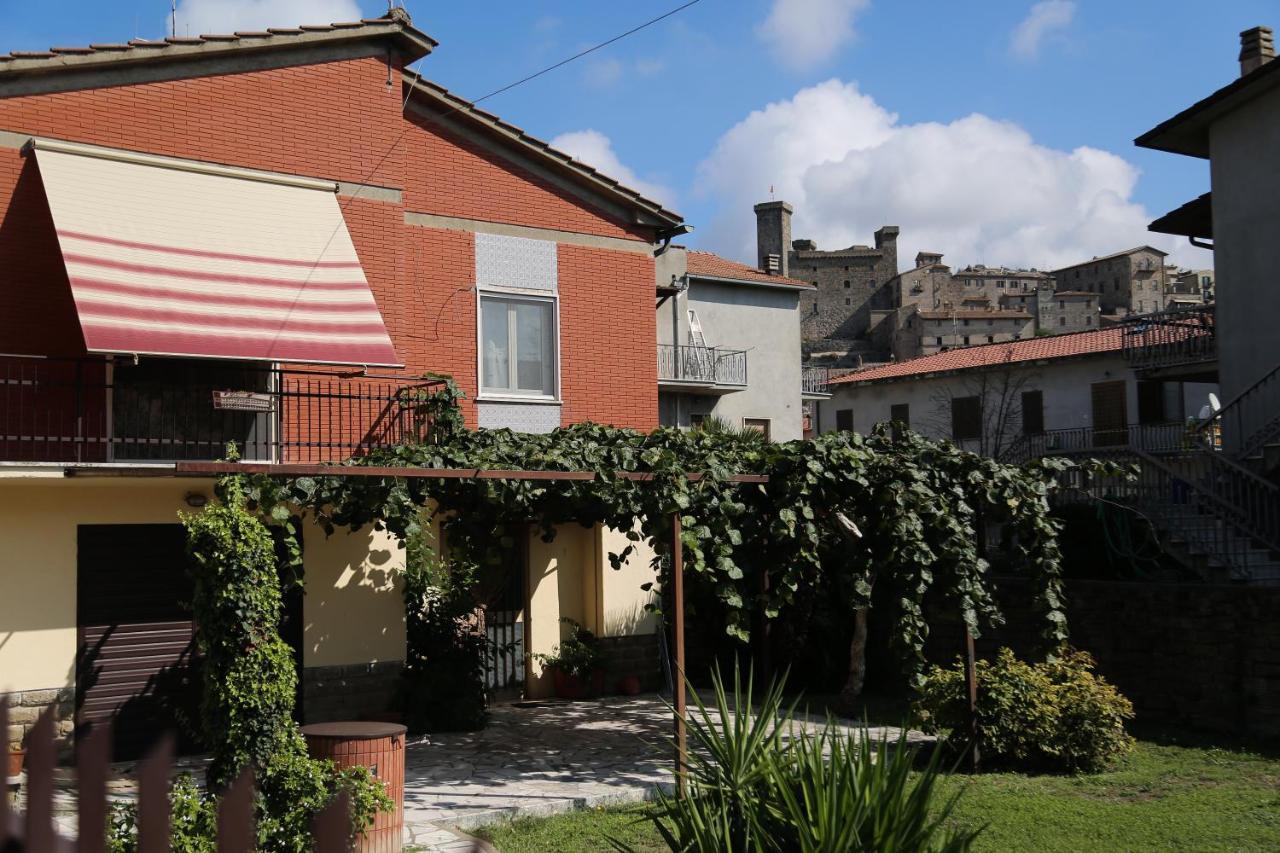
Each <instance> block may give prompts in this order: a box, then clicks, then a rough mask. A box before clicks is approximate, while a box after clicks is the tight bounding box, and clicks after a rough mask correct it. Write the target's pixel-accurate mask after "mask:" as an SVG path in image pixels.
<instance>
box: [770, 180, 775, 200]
mask: <svg viewBox="0 0 1280 853" xmlns="http://www.w3.org/2000/svg"><path fill="white" fill-rule="evenodd" d="M769 201H774V197H773V184H769Z"/></svg>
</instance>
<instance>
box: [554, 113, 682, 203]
mask: <svg viewBox="0 0 1280 853" xmlns="http://www.w3.org/2000/svg"><path fill="white" fill-rule="evenodd" d="M551 146H552V147H553V148H559V149H560V150H561V151H563V152H565V153H566V154H572V155H573V156H574V157H575V158H576V159H578V160H581V161H582V162H583V163H586V164H587V165H588V166H591V167H592V168H593V169H596V170H597V171H600V172H603V173H604V174H606V175H608V176H609V177H611V178H613V179H614V180H615V181H620V182H622V184H623V185H624V186H626V187H629V188H631V189H633V190H635V191H636V192H638V193H640V194H641V195H643V196H645V197H647V198H651V199H653V200H654V201H658V202H661V203H662V204H664V205H666V206H668V207H670V206H672V205H674V203H675V192H674V191H673V190H672V189H671V188H670V187H667V186H665V185H663V184H660V183H656V182H653V181H646V180H642V179H641V178H640V177H639V176H638V175H636V173H635V172H633V171H631V169H630V168H628V167H627V166H626V165H624V164H623V162H622V161H621V160H619V159H618V155H617V153H616V152H615V151H614V150H613V143H612V142H611V141H610V139H609V137H607V136H605V135H604V134H603V133H601V132H600V131H598V130H591V129H587V130H575V131H571V132H569V133H562V134H560V135H559V136H557V137H556V138H555V139H552V140H551Z"/></svg>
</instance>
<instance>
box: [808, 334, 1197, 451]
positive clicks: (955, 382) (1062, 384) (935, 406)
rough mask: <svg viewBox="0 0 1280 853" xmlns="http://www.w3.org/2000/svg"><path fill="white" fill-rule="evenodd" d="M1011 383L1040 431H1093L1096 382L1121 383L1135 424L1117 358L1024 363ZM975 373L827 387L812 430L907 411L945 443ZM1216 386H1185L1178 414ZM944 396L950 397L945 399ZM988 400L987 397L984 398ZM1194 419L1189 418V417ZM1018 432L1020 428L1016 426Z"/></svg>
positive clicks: (1133, 382) (862, 424)
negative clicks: (1031, 395) (1036, 416)
mask: <svg viewBox="0 0 1280 853" xmlns="http://www.w3.org/2000/svg"><path fill="white" fill-rule="evenodd" d="M1010 370H1011V382H1018V381H1021V382H1022V383H1023V384H1022V385H1021V386H1020V387H1017V388H1015V393H1021V392H1023V391H1040V392H1041V393H1042V395H1043V400H1044V428H1045V429H1046V430H1059V429H1073V428H1079V427H1090V426H1092V425H1093V404H1092V396H1091V395H1092V392H1091V390H1090V386H1092V385H1093V384H1094V383H1096V382H1110V381H1115V380H1124V382H1125V409H1126V416H1127V420H1128V423H1130V424H1136V423H1137V422H1138V383H1137V378H1136V377H1135V376H1134V373H1133V371H1132V370H1130V369H1129V367H1128V365H1127V364H1126V363H1125V361H1124V359H1123V358H1122V357H1121V356H1120V355H1119V354H1118V353H1117V354H1114V355H1103V356H1095V357H1088V358H1081V359H1074V360H1061V361H1048V362H1044V363H1041V364H1035V363H1029V364H1027V365H1026V366H1022V367H1013V368H1011V369H1010ZM976 382H977V379H976V372H970V373H968V374H952V375H946V376H934V377H921V378H912V379H900V380H897V381H881V382H875V383H870V384H866V385H856V384H841V385H835V386H833V391H834V393H833V394H832V396H831V399H830V400H825V401H822V402H821V404H820V405H819V406H818V429H819V431H820V432H830V431H831V430H834V429H835V428H836V412H837V411H838V410H840V409H851V410H852V411H853V428H854V431H855V432H861V433H867V432H870V431H871V429H872V428H873V427H875V425H876V424H879V423H882V422H884V421H887V420H889V410H890V407H891V406H894V405H899V404H903V403H905V404H907V405H908V406H910V416H911V428H912V429H913V430H915V431H916V432H918V433H920V434H922V435H926V436H929V437H931V438H950V437H951V413H950V408H949V406H948V405H947V403H946V402H945V401H946V400H949V399H950V396H954V397H963V396H967V395H970V394H976V393H977V392H978V389H977V387H976V384H975V383H976ZM1215 387H1216V386H1214V385H1212V384H1209V383H1186V384H1185V385H1184V387H1183V398H1184V403H1183V408H1184V413H1185V412H1186V411H1189V410H1192V409H1194V410H1196V411H1198V410H1199V408H1200V406H1201V405H1203V403H1204V401H1205V400H1207V398H1208V394H1209V392H1210V391H1212V390H1214V389H1215ZM948 395H950V396H948ZM988 395H989V398H990V395H991V392H990V391H989V392H988ZM1192 413H1194V412H1192ZM1019 426H1020V425H1019Z"/></svg>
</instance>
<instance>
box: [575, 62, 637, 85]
mask: <svg viewBox="0 0 1280 853" xmlns="http://www.w3.org/2000/svg"><path fill="white" fill-rule="evenodd" d="M624 71H626V66H624V65H623V64H622V60H620V59H614V58H613V57H606V58H604V59H595V60H591V61H590V62H588V63H587V64H586V66H585V67H584V68H583V70H582V79H583V81H584V82H585V83H586V84H587V85H588V86H590V87H591V88H593V89H612V88H613V87H614V86H616V85H618V83H619V81H621V80H622V74H623V72H624Z"/></svg>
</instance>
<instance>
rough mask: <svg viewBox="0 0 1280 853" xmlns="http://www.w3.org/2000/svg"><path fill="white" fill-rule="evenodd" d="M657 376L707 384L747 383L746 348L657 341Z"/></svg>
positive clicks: (663, 378)
mask: <svg viewBox="0 0 1280 853" xmlns="http://www.w3.org/2000/svg"><path fill="white" fill-rule="evenodd" d="M658 379H659V380H660V381H661V380H667V381H673V382H689V383H703V384H708V385H746V384H747V353H746V351H745V350H730V349H720V348H719V347H698V346H681V345H678V344H658Z"/></svg>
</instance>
